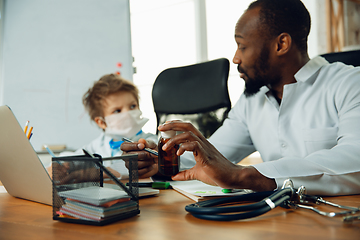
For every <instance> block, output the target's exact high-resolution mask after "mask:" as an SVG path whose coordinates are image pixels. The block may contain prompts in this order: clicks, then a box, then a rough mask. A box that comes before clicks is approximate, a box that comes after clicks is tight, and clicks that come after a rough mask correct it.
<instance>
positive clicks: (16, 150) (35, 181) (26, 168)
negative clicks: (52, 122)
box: [0, 106, 52, 205]
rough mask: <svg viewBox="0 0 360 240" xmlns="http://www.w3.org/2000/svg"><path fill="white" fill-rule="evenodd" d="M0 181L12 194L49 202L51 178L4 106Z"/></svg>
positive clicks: (0, 112)
mask: <svg viewBox="0 0 360 240" xmlns="http://www.w3.org/2000/svg"><path fill="white" fill-rule="evenodd" d="M0 181H1V183H2V184H3V185H4V187H5V189H6V191H7V192H8V193H9V194H10V195H12V196H14V197H18V198H23V199H27V200H31V201H35V202H39V203H43V204H47V205H52V181H51V179H50V177H49V175H48V173H47V171H46V169H45V168H44V166H43V164H42V162H41V161H40V159H39V157H38V155H37V154H36V152H35V150H34V148H33V147H32V145H31V144H30V142H29V140H28V139H27V137H26V136H25V133H24V130H23V129H22V127H21V126H20V124H19V122H18V121H17V119H16V118H15V116H14V114H13V112H12V111H11V109H10V108H9V107H8V106H0Z"/></svg>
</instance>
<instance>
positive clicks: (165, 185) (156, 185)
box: [126, 182, 170, 189]
mask: <svg viewBox="0 0 360 240" xmlns="http://www.w3.org/2000/svg"><path fill="white" fill-rule="evenodd" d="M126 186H129V183H126ZM137 186H138V187H150V188H155V189H168V188H170V183H169V182H140V183H138V184H137Z"/></svg>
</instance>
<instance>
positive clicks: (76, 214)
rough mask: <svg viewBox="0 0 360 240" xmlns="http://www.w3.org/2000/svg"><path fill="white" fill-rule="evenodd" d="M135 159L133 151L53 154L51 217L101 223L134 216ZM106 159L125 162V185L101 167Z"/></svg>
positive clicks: (136, 193) (136, 197) (136, 199)
mask: <svg viewBox="0 0 360 240" xmlns="http://www.w3.org/2000/svg"><path fill="white" fill-rule="evenodd" d="M137 159H138V156H137V154H131V155H124V156H119V157H113V158H102V157H101V156H100V155H97V154H95V155H79V156H67V157H53V158H52V175H53V212H52V213H53V219H54V220H59V221H62V222H70V223H81V224H89V225H98V226H102V225H106V224H109V223H112V222H115V221H119V220H122V219H126V218H129V217H133V216H136V215H138V214H139V213H140V210H139V188H138V179H139V177H138V170H137V168H138V167H137ZM110 160H112V161H128V162H129V179H128V185H129V187H127V186H125V184H123V183H122V182H121V181H120V180H119V179H118V178H116V177H115V176H114V175H113V174H112V173H111V172H110V171H109V170H108V169H107V168H105V167H104V166H103V162H105V161H110Z"/></svg>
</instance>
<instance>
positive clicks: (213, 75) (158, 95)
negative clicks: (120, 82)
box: [152, 58, 231, 137]
mask: <svg viewBox="0 0 360 240" xmlns="http://www.w3.org/2000/svg"><path fill="white" fill-rule="evenodd" d="M229 65H230V64H229V60H228V59H226V58H220V59H216V60H212V61H207V62H203V63H198V64H193V65H188V66H182V67H174V68H168V69H165V70H164V71H162V72H161V73H160V74H159V75H158V76H157V78H156V80H155V82H154V85H153V89H152V100H153V106H154V111H155V114H156V119H157V125H159V124H162V123H164V122H165V121H166V120H169V119H174V118H176V119H181V120H185V121H190V122H192V123H193V124H194V125H195V126H196V127H198V128H199V130H200V131H201V132H202V133H203V134H204V135H205V136H206V137H209V136H210V135H211V134H212V133H213V132H214V131H215V130H216V129H217V128H218V127H219V126H221V124H222V122H223V120H224V119H225V118H226V116H227V113H228V112H229V110H230V108H231V102H230V97H229V91H228V85H227V82H228V76H229ZM219 109H220V110H219ZM216 111H219V112H220V113H219V112H216Z"/></svg>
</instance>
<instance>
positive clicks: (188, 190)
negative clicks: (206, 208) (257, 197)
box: [171, 180, 252, 202]
mask: <svg viewBox="0 0 360 240" xmlns="http://www.w3.org/2000/svg"><path fill="white" fill-rule="evenodd" d="M171 186H172V188H173V189H174V190H176V191H178V192H179V193H181V194H183V195H185V196H186V197H188V198H190V199H192V200H194V201H195V202H199V201H204V200H208V199H212V198H218V197H230V196H236V195H242V194H247V193H251V192H252V190H248V189H242V190H239V191H237V192H233V193H223V192H222V188H221V187H219V186H212V185H208V184H206V183H203V182H201V181H197V180H192V181H174V182H171Z"/></svg>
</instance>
